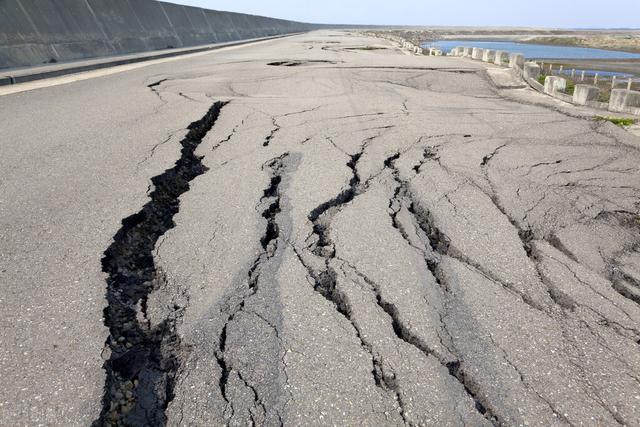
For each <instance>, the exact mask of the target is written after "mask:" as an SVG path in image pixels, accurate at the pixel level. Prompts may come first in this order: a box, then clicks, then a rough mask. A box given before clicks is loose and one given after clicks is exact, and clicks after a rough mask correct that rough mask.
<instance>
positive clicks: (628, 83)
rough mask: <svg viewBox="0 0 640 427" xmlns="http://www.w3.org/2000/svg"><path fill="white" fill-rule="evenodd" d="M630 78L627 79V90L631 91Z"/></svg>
mask: <svg viewBox="0 0 640 427" xmlns="http://www.w3.org/2000/svg"><path fill="white" fill-rule="evenodd" d="M631 82H632V80H631V77H629V81H628V82H627V90H631Z"/></svg>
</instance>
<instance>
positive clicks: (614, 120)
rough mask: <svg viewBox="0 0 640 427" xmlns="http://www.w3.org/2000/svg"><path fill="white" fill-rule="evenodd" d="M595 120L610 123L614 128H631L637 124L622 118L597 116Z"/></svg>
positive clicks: (634, 121)
mask: <svg viewBox="0 0 640 427" xmlns="http://www.w3.org/2000/svg"><path fill="white" fill-rule="evenodd" d="M596 120H600V121H605V122H611V123H613V124H614V125H616V126H631V125H632V124H635V123H636V122H637V120H636V119H626V118H624V117H610V116H606V117H605V116H597V117H596Z"/></svg>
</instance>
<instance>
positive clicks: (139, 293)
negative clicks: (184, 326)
mask: <svg viewBox="0 0 640 427" xmlns="http://www.w3.org/2000/svg"><path fill="white" fill-rule="evenodd" d="M160 83H161V82H158V83H156V84H154V85H158V84H160ZM225 105H226V103H225V102H216V103H214V104H213V105H212V106H211V107H210V108H209V110H208V111H207V113H206V114H205V115H204V117H202V118H201V119H200V120H198V121H195V122H193V123H191V124H190V125H189V126H188V128H187V129H188V133H187V135H186V136H185V137H184V139H182V140H181V141H180V145H181V146H182V149H181V152H180V154H181V155H180V158H179V159H178V160H177V161H176V163H175V165H174V166H173V167H172V168H171V169H168V170H166V171H164V172H163V173H162V174H160V175H157V176H155V177H153V178H152V179H151V181H152V184H153V187H154V190H153V191H152V192H151V194H150V195H149V197H150V199H151V200H150V201H149V202H147V203H146V204H145V205H144V206H143V207H142V209H141V210H140V211H139V212H137V213H136V214H134V215H131V216H129V217H128V218H125V219H123V220H122V227H121V228H120V230H119V231H118V232H117V233H116V235H115V236H114V239H113V243H112V244H111V245H110V246H109V248H108V249H107V250H106V251H105V253H104V258H103V259H102V270H103V271H104V272H105V273H107V274H108V278H107V280H106V284H107V291H106V299H107V302H108V305H107V307H106V308H105V309H104V317H105V321H104V322H105V326H107V327H108V328H109V332H110V335H109V337H108V339H107V342H106V346H107V347H108V348H109V350H110V353H111V354H110V357H109V359H108V360H106V361H105V364H104V369H105V371H106V381H105V390H104V396H103V402H102V412H101V414H100V417H99V419H98V420H96V421H95V422H94V425H96V426H102V425H122V424H134V425H135V424H137V425H142V424H153V425H165V424H166V421H167V420H166V415H165V410H166V408H167V406H168V404H169V403H170V402H171V400H172V399H173V392H174V386H175V379H176V375H177V373H178V370H179V368H180V365H181V362H182V359H183V357H184V353H185V352H186V351H187V350H186V349H185V348H183V347H182V345H181V342H180V338H179V337H178V335H177V333H176V326H177V324H178V322H179V321H180V319H181V317H182V312H183V310H184V309H185V306H183V305H181V304H180V303H178V302H176V303H174V304H173V311H171V312H170V313H169V314H167V317H166V318H165V319H163V320H162V322H160V323H159V324H158V325H155V326H152V325H151V323H150V321H149V319H147V315H146V310H147V300H148V297H149V295H150V294H151V293H152V292H154V291H155V290H158V289H160V288H162V287H165V286H168V285H169V284H168V283H167V281H166V279H165V277H164V275H163V274H162V272H161V271H159V270H158V268H157V266H156V264H155V260H154V256H153V252H154V250H155V245H156V242H157V241H158V239H159V238H160V237H161V236H163V235H164V234H165V233H166V232H167V231H168V230H170V229H172V228H173V227H175V223H174V222H173V218H174V216H175V215H176V214H177V213H178V211H179V209H180V200H179V198H180V196H181V195H182V194H184V193H185V192H187V191H188V190H189V188H190V185H189V182H190V181H192V180H193V179H195V178H196V177H198V176H199V175H202V174H204V173H205V172H206V171H207V170H208V169H207V167H206V166H204V164H203V163H202V158H201V157H198V156H196V154H195V151H196V148H197V147H198V145H200V143H201V142H202V139H203V138H204V137H205V136H206V135H207V133H208V132H209V131H210V130H211V129H212V128H213V126H214V124H215V122H216V120H217V119H218V117H219V115H220V112H221V110H222V108H223V107H224V106H225Z"/></svg>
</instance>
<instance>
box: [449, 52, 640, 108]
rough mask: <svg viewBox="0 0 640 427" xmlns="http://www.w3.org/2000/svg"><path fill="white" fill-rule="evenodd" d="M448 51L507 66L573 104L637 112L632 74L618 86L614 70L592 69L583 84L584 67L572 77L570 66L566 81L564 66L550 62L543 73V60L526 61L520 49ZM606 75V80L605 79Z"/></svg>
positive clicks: (639, 96) (638, 99)
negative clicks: (606, 72) (606, 92)
mask: <svg viewBox="0 0 640 427" xmlns="http://www.w3.org/2000/svg"><path fill="white" fill-rule="evenodd" d="M448 55H449V56H458V57H466V58H471V59H474V60H479V61H484V62H487V63H492V64H494V65H498V66H501V67H508V68H510V69H511V70H512V72H513V73H514V74H515V75H516V76H517V77H519V78H522V79H523V80H524V81H525V82H526V83H528V84H529V85H530V86H531V87H533V88H534V89H536V90H538V91H539V92H542V93H545V94H547V95H550V96H553V97H555V98H558V99H561V100H563V101H566V102H570V103H572V104H575V105H586V106H590V107H594V108H601V109H607V110H609V111H613V112H618V113H629V114H634V115H640V91H636V90H632V89H633V87H634V84H635V82H636V81H637V79H634V78H628V79H627V80H626V88H618V86H619V85H621V84H624V83H625V82H624V81H621V80H622V79H618V78H617V77H618V76H616V75H615V74H614V75H611V76H607V75H601V74H599V73H597V72H594V73H592V79H593V80H592V84H587V83H586V82H588V80H586V79H587V76H586V71H584V70H582V71H580V76H579V79H580V80H578V79H577V78H576V77H577V75H576V70H575V69H573V70H571V71H570V74H571V79H570V80H569V82H568V81H567V74H565V72H567V71H568V70H564V68H563V67H559V68H558V72H557V73H556V75H554V74H553V65H550V67H551V68H550V70H551V71H550V72H549V74H546V73H545V72H544V70H545V64H544V63H541V64H538V63H536V62H533V61H526V59H525V57H524V55H523V54H520V53H507V52H503V51H497V50H492V49H482V48H475V47H464V46H459V47H456V48H454V49H453V50H451V52H449V53H448ZM507 58H508V62H507ZM547 65H549V64H547ZM609 77H610V81H608V78H609ZM603 81H605V82H607V85H609V84H610V88H609V89H608V90H610V96H609V100H608V102H603V98H602V94H603V91H604V90H605V88H603V87H601V86H598V83H599V82H600V84H602V83H603Z"/></svg>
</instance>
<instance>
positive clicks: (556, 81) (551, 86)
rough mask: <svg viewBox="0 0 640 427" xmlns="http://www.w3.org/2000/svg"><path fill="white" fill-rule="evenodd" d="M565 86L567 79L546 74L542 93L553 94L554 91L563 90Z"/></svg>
mask: <svg viewBox="0 0 640 427" xmlns="http://www.w3.org/2000/svg"><path fill="white" fill-rule="evenodd" d="M566 88H567V81H566V80H565V79H563V78H562V77H558V76H547V78H545V79H544V93H546V94H549V95H554V94H555V93H556V92H564V91H565V89H566Z"/></svg>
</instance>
